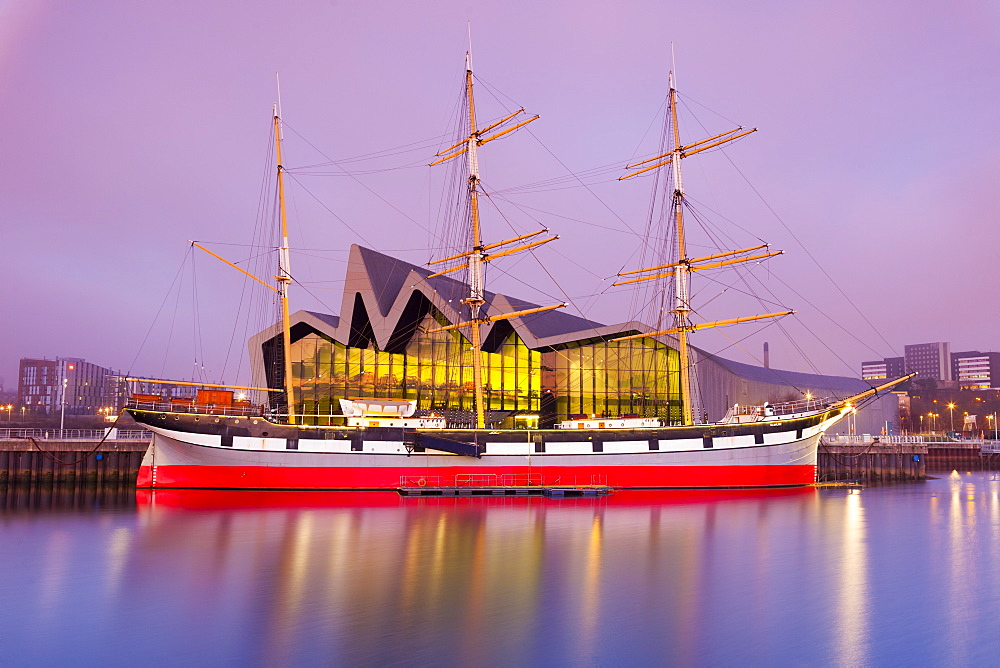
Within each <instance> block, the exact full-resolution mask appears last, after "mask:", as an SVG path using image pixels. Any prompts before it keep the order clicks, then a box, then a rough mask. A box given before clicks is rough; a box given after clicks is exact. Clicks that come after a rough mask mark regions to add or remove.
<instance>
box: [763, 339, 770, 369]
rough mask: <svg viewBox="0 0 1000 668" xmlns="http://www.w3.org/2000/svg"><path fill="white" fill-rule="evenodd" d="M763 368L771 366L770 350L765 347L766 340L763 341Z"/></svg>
mask: <svg viewBox="0 0 1000 668" xmlns="http://www.w3.org/2000/svg"><path fill="white" fill-rule="evenodd" d="M764 368H765V369H770V368H771V351H770V350H768V348H767V341H765V342H764Z"/></svg>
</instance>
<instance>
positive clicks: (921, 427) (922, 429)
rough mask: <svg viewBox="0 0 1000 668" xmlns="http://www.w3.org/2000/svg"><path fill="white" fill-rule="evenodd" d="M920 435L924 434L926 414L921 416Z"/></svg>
mask: <svg viewBox="0 0 1000 668" xmlns="http://www.w3.org/2000/svg"><path fill="white" fill-rule="evenodd" d="M920 433H921V434H922V433H924V414H923V413H921V414H920Z"/></svg>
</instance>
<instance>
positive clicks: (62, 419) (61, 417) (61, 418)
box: [59, 378, 69, 435]
mask: <svg viewBox="0 0 1000 668" xmlns="http://www.w3.org/2000/svg"><path fill="white" fill-rule="evenodd" d="M67 385H69V378H63V387H62V406H60V407H59V434H60V435H62V430H63V427H64V426H65V425H66V386H67Z"/></svg>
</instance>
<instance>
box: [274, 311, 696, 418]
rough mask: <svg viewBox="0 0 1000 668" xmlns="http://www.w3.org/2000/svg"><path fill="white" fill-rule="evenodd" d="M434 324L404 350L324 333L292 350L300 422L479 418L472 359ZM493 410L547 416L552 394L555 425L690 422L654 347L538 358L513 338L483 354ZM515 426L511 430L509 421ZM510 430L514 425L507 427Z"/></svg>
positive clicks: (580, 349)
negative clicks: (345, 410)
mask: <svg viewBox="0 0 1000 668" xmlns="http://www.w3.org/2000/svg"><path fill="white" fill-rule="evenodd" d="M444 324H447V323H446V322H445V321H444V319H443V317H442V316H441V315H440V314H437V313H436V312H432V313H430V314H428V315H427V316H425V318H424V320H423V322H422V323H421V325H420V326H419V327H418V328H417V330H416V333H415V334H414V335H413V337H412V338H411V340H410V342H409V343H408V344H407V345H406V347H405V350H404V351H403V352H399V353H391V352H386V351H382V350H377V349H376V348H375V347H374V346H369V347H368V348H356V347H349V346H346V345H344V344H342V343H339V342H337V341H334V340H332V339H330V338H329V337H327V336H324V335H321V334H318V333H316V332H313V333H310V334H308V335H306V336H304V337H302V338H300V339H299V340H298V341H296V342H295V343H293V344H292V375H293V386H294V392H295V403H296V405H295V413H297V414H299V415H305V416H313V417H306V418H305V421H306V422H307V423H309V422H312V423H324V422H325V420H323V419H322V418H323V416H330V415H338V414H339V413H340V403H339V399H342V398H362V397H370V398H386V399H415V400H416V401H417V409H418V410H431V411H433V410H438V411H455V410H459V411H469V412H470V413H471V412H472V411H474V409H475V406H474V402H475V389H474V387H475V386H474V383H473V364H472V354H473V353H472V350H471V345H470V344H469V341H468V340H467V339H466V338H465V336H464V335H463V334H462V333H460V332H459V331H457V330H449V331H444V332H435V333H428V332H427V330H428V329H430V328H433V327H436V326H439V325H444ZM480 354H481V355H482V360H483V387H484V398H485V400H486V410H487V411H511V412H517V413H522V414H523V413H536V414H537V413H538V412H539V411H540V410H541V409H542V401H541V397H542V394H543V392H545V393H550V394H551V396H552V397H553V398H554V399H555V419H556V420H565V419H568V418H569V417H570V416H571V415H578V414H587V415H592V414H596V415H600V416H606V417H617V416H622V415H638V416H642V417H664V418H667V419H669V420H670V421H671V422H678V421H679V420H680V418H681V399H680V392H679V389H678V388H679V386H680V379H679V371H678V355H677V351H675V350H673V349H671V348H668V347H667V346H666V345H664V344H662V343H659V342H657V341H655V340H652V339H632V340H629V341H622V342H615V341H610V342H598V343H590V344H570V345H568V346H565V347H560V348H559V349H556V350H546V351H545V352H540V351H536V350H530V349H529V348H528V347H527V346H526V345H525V344H524V342H523V341H522V340H521V339H520V337H518V336H517V334H516V333H514V332H511V333H510V334H508V335H507V337H506V338H505V339H504V341H503V343H502V344H501V345H500V347H499V349H498V350H497V351H496V352H482V353H480ZM508 422H510V421H508ZM505 426H511V425H510V424H505Z"/></svg>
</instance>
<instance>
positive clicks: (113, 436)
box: [0, 428, 153, 441]
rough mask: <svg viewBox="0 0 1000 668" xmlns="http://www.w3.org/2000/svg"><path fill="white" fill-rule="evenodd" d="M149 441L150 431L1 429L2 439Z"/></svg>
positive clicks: (151, 433)
mask: <svg viewBox="0 0 1000 668" xmlns="http://www.w3.org/2000/svg"><path fill="white" fill-rule="evenodd" d="M105 435H106V436H107V439H108V440H110V441H148V440H150V439H151V438H152V437H153V432H151V431H149V430H148V429H111V428H108V429H44V428H41V429H39V428H34V429H0V438H41V439H45V440H56V441H99V440H101V439H102V438H104V437H105Z"/></svg>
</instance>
